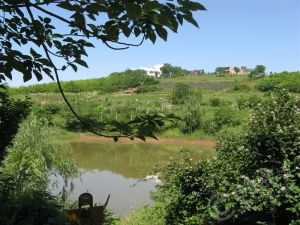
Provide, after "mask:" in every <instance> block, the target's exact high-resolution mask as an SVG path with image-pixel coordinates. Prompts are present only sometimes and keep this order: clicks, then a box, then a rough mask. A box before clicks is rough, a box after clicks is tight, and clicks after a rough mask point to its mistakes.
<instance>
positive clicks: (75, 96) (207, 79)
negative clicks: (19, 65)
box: [13, 75, 264, 140]
mask: <svg viewBox="0 0 300 225" xmlns="http://www.w3.org/2000/svg"><path fill="white" fill-rule="evenodd" d="M158 81H159V84H156V85H158V86H159V87H160V89H159V91H154V92H149V93H141V94H125V92H124V91H118V92H115V93H109V94H101V93H100V92H98V91H90V92H79V93H68V92H66V93H65V94H66V96H67V98H68V99H69V101H70V103H71V105H72V106H73V107H74V109H75V110H76V111H77V112H78V113H79V115H88V114H93V113H96V114H97V116H98V115H99V110H102V111H103V113H106V114H107V110H108V111H109V110H113V113H112V114H111V115H113V114H114V113H115V112H117V113H118V114H119V115H120V114H122V113H127V114H128V110H130V115H131V116H132V115H133V116H134V115H136V114H138V113H145V112H146V111H150V113H151V112H153V111H159V112H163V113H175V114H176V115H180V113H181V112H182V110H183V108H182V107H183V106H182V105H172V104H171V103H170V96H171V93H172V89H173V87H174V86H175V85H176V84H177V83H183V84H187V85H189V86H191V87H192V89H193V90H197V91H198V90H199V91H200V92H201V95H202V97H201V99H200V98H199V102H200V105H201V106H200V109H201V120H202V122H205V121H212V120H213V119H214V114H215V112H216V111H217V110H218V109H219V108H220V107H221V108H222V107H230V108H231V109H232V110H234V111H236V114H237V116H238V118H239V119H240V120H241V121H242V124H243V123H245V122H246V121H247V118H248V115H249V108H245V109H243V110H238V101H242V102H243V101H246V100H247V99H248V98H249V97H250V96H258V97H264V93H262V92H260V91H258V90H257V88H256V86H257V84H258V83H259V82H260V80H248V79H247V77H246V76H242V75H227V76H216V75H201V76H198V77H192V76H184V77H176V78H160V79H158ZM74 82H75V83H76V81H74ZM87 83H88V82H87ZM27 95H28V96H29V97H30V98H31V100H32V101H33V102H35V103H37V104H38V105H40V106H42V107H43V106H47V105H55V106H59V108H60V112H59V113H58V114H55V115H54V116H53V123H54V124H55V125H56V126H59V127H61V128H64V126H65V124H66V116H67V115H68V114H69V117H70V112H69V110H68V108H67V106H66V104H65V103H64V101H63V99H62V97H61V95H60V94H59V93H28V94H27ZM13 96H14V97H16V98H25V95H24V94H13ZM214 99H217V101H219V102H220V104H219V105H217V106H214V105H213V103H212V102H213V101H214ZM128 107H130V109H129V108H128ZM105 110H106V112H104V111H105ZM131 111H132V112H131ZM126 116H127V117H128V116H129V114H128V115H126ZM128 119H129V117H128ZM229 128H230V127H229ZM231 128H232V130H235V129H238V128H235V127H231ZM222 129H223V128H222ZM224 129H225V128H224ZM62 130H63V129H62ZM216 135H217V134H216ZM216 135H212V134H207V133H206V132H204V130H203V129H202V128H200V129H198V130H196V131H195V132H194V133H192V134H191V135H183V134H182V133H181V132H180V131H179V129H178V127H175V128H170V129H168V130H165V131H163V132H161V133H160V134H159V136H161V137H169V138H178V139H187V140H193V139H213V138H215V136H216ZM63 137H65V139H68V137H71V138H72V134H70V133H68V132H65V134H63V135H62V138H63Z"/></svg>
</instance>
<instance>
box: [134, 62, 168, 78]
mask: <svg viewBox="0 0 300 225" xmlns="http://www.w3.org/2000/svg"><path fill="white" fill-rule="evenodd" d="M163 66H164V65H163V64H157V65H154V66H151V67H140V68H138V69H139V70H144V71H146V73H147V75H149V76H151V77H160V76H161V74H162V72H161V68H162V67H163Z"/></svg>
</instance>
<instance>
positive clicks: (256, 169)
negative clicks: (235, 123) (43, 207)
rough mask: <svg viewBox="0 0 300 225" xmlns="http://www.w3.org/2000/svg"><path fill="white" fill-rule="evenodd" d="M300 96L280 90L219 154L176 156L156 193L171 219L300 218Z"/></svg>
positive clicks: (170, 221)
mask: <svg viewBox="0 0 300 225" xmlns="http://www.w3.org/2000/svg"><path fill="white" fill-rule="evenodd" d="M299 165H300V99H299V98H294V97H292V96H290V95H289V94H288V93H287V92H286V91H281V90H277V91H276V92H274V93H272V94H271V95H269V96H268V98H266V100H264V101H262V102H261V103H260V104H258V105H257V107H255V109H254V111H253V113H252V115H251V117H250V120H249V123H248V126H247V127H245V128H244V133H243V134H241V135H240V136H232V135H228V136H225V137H223V138H222V139H220V140H219V142H218V147H217V157H216V158H215V159H211V160H208V161H204V162H193V161H191V159H190V158H189V157H185V158H184V160H183V161H180V160H176V161H172V162H170V164H169V165H168V166H167V167H165V168H164V169H163V170H162V172H163V175H164V176H163V178H164V180H165V184H164V185H162V186H160V187H159V188H158V192H157V193H156V194H155V199H156V201H157V202H159V203H161V204H164V205H165V208H166V211H167V213H166V215H165V218H166V220H167V224H189V225H190V224H198V225H199V224H232V225H238V224H246V225H248V224H249V225H252V224H273V225H275V224H280V225H288V224H293V225H294V224H299V223H300V220H299V218H300V204H299V202H300V166H299Z"/></svg>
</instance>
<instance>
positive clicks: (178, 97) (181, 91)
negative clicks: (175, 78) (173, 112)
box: [171, 83, 193, 104]
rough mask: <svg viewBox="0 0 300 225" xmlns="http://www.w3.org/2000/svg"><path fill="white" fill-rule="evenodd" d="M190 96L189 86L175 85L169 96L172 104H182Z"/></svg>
mask: <svg viewBox="0 0 300 225" xmlns="http://www.w3.org/2000/svg"><path fill="white" fill-rule="evenodd" d="M192 94H193V92H192V89H191V87H190V86H188V85H186V84H182V83H177V84H176V86H175V87H174V89H173V92H172V95H171V101H172V104H183V103H184V101H185V100H186V99H188V98H189V97H190V96H192Z"/></svg>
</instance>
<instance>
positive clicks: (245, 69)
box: [240, 66, 249, 74]
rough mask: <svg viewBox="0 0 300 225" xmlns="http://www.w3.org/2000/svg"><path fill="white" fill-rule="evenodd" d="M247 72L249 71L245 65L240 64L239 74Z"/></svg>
mask: <svg viewBox="0 0 300 225" xmlns="http://www.w3.org/2000/svg"><path fill="white" fill-rule="evenodd" d="M248 73H249V70H248V69H247V67H246V66H241V69H240V74H248Z"/></svg>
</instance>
